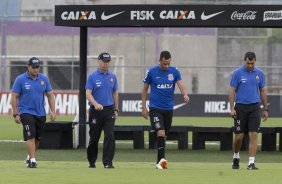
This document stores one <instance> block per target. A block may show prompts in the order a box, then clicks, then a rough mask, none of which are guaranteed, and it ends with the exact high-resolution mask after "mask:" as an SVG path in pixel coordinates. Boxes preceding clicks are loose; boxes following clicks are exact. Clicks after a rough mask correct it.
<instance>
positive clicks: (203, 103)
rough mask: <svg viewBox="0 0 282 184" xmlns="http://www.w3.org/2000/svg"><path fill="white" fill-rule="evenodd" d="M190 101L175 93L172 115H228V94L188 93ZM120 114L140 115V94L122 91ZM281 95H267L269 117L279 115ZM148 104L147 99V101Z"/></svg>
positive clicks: (281, 113) (280, 113)
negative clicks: (185, 101) (186, 102)
mask: <svg viewBox="0 0 282 184" xmlns="http://www.w3.org/2000/svg"><path fill="white" fill-rule="evenodd" d="M189 96H190V102H189V103H188V104H185V103H183V99H182V96H181V95H178V94H177V95H175V102H174V116H195V117H230V105H229V101H228V95H209V94H207V95H189ZM119 98H120V100H119V103H120V104H119V107H120V115H121V116H141V112H142V103H141V95H140V94H127V93H122V94H120V95H119ZM280 98H281V96H278V95H277V96H276V95H275V96H268V107H269V116H270V117H281V115H282V112H281V107H280V106H281V105H280V104H281V99H280ZM147 105H148V101H147Z"/></svg>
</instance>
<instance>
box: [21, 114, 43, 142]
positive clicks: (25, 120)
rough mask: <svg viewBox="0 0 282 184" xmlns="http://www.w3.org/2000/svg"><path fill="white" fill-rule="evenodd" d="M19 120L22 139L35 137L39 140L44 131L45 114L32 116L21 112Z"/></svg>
mask: <svg viewBox="0 0 282 184" xmlns="http://www.w3.org/2000/svg"><path fill="white" fill-rule="evenodd" d="M20 117H21V122H22V125H23V136H24V140H25V141H27V140H28V139H33V138H35V139H37V140H40V139H41V137H42V134H43V131H44V127H45V122H46V116H34V115H32V114H26V113H24V114H21V115H20Z"/></svg>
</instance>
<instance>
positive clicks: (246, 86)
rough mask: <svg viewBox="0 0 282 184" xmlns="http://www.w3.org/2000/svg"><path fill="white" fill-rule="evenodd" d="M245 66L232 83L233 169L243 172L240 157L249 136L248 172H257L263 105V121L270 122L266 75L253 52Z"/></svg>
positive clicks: (247, 57) (236, 72)
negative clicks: (243, 142)
mask: <svg viewBox="0 0 282 184" xmlns="http://www.w3.org/2000/svg"><path fill="white" fill-rule="evenodd" d="M244 60H245V64H244V65H243V66H241V67H239V68H237V69H236V70H235V71H234V73H233V75H232V77H231V81H230V91H229V102H230V110H231V116H232V117H233V118H234V134H235V137H234V141H233V151H234V155H233V164H232V168H233V169H239V161H240V155H239V151H240V149H241V145H242V141H243V138H244V134H245V133H248V136H249V163H248V167H247V169H248V170H257V169H258V168H257V167H256V166H255V156H256V152H257V132H258V131H259V128H260V122H261V108H260V103H261V102H262V105H263V110H262V112H263V121H266V120H267V118H268V108H267V91H266V88H265V76H264V73H263V72H262V71H261V70H260V69H259V68H257V67H255V63H256V55H255V53H253V52H247V53H246V54H245V58H244ZM234 104H235V106H234Z"/></svg>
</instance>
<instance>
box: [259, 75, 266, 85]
mask: <svg viewBox="0 0 282 184" xmlns="http://www.w3.org/2000/svg"><path fill="white" fill-rule="evenodd" d="M260 78H261V79H260V83H259V88H264V87H265V85H266V84H265V75H264V73H261V75H260Z"/></svg>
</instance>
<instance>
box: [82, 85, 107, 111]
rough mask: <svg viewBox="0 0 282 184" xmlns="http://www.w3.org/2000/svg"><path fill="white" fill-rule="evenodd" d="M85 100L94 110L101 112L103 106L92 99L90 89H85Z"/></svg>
mask: <svg viewBox="0 0 282 184" xmlns="http://www.w3.org/2000/svg"><path fill="white" fill-rule="evenodd" d="M86 98H87V100H88V101H89V102H90V103H91V104H92V105H93V106H94V108H95V110H97V111H101V110H103V106H102V105H101V104H99V103H98V102H97V101H96V100H95V99H94V97H93V96H92V91H91V90H90V89H86Z"/></svg>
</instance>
